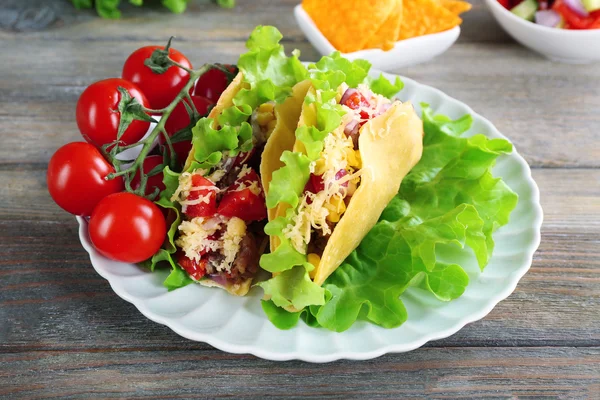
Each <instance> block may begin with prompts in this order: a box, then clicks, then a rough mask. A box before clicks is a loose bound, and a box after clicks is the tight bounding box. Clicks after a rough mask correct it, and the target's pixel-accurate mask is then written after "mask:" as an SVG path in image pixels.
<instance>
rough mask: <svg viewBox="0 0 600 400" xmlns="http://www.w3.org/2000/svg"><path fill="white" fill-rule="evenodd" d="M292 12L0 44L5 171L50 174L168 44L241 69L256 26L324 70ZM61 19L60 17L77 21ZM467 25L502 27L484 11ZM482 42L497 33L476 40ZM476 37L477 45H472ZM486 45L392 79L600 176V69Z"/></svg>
mask: <svg viewBox="0 0 600 400" xmlns="http://www.w3.org/2000/svg"><path fill="white" fill-rule="evenodd" d="M23 3H24V2H20V3H19V4H23ZM33 4H42V2H35V1H34V3H33ZM43 4H44V6H43V7H50V6H48V5H46V4H47V3H46V2H43ZM50 4H53V3H50ZM294 4H295V2H293V1H291V0H286V1H283V2H276V1H266V0H265V1H260V2H256V3H255V2H243V1H242V2H240V7H238V8H237V9H236V10H234V11H228V10H221V9H219V8H217V7H212V6H209V5H202V4H200V5H196V6H192V7H191V9H190V12H189V13H186V14H183V15H181V16H172V15H170V14H168V13H163V12H162V11H160V9H156V8H149V9H145V8H143V9H141V10H137V11H139V12H141V14H137V11H136V14H135V15H136V16H135V17H134V16H131V18H126V19H124V20H122V21H105V20H101V19H98V18H92V17H91V16H85V17H84V16H80V15H82V14H80V13H75V14H73V15H76V18H75V20H77V21H78V22H77V23H75V22H74V23H73V24H72V25H68V24H63V25H60V24H59V25H58V26H56V27H54V28H52V29H49V30H44V31H42V32H18V33H15V32H14V31H5V32H3V33H0V40H2V43H3V47H4V49H5V52H6V54H8V56H7V57H8V59H10V62H7V63H2V64H1V65H0V87H1V88H2V90H0V136H2V137H3V138H4V140H5V141H4V146H3V147H2V148H1V149H0V163H9V164H14V163H19V164H21V163H46V162H47V161H48V159H49V157H50V156H51V154H52V152H53V151H54V150H55V149H56V148H58V147H59V146H60V145H62V144H64V143H66V142H68V141H73V140H80V137H79V134H78V131H77V127H76V125H75V121H74V109H75V104H76V101H77V98H78V96H79V94H80V93H81V92H82V91H83V89H84V88H85V87H86V86H87V85H89V84H90V83H92V82H94V81H96V80H99V79H103V78H107V77H111V76H118V75H119V74H120V71H121V67H122V63H123V62H124V60H125V59H126V57H127V55H128V54H129V53H131V51H133V50H134V49H136V48H137V47H139V46H142V45H145V44H151V43H162V42H164V41H165V40H166V39H167V38H168V37H169V36H170V35H172V34H176V35H178V36H179V37H180V41H179V42H177V44H176V46H177V47H178V48H179V49H181V50H182V51H183V52H184V53H185V54H187V55H188V56H189V58H190V59H191V60H192V61H193V62H194V63H195V64H196V65H200V64H202V63H204V62H209V61H210V62H214V61H221V62H235V60H236V59H237V56H238V55H239V54H240V52H242V51H243V50H244V40H245V39H246V37H247V35H248V33H249V32H250V31H251V29H252V28H253V27H254V26H255V25H257V24H259V23H277V24H278V25H279V26H280V28H281V29H282V31H283V33H284V34H285V35H286V37H287V42H288V43H287V46H288V48H290V49H291V48H293V47H297V48H299V49H300V50H302V53H303V55H304V56H303V58H304V59H305V60H315V59H316V58H317V57H318V54H317V53H316V51H315V50H314V49H313V48H312V47H311V46H310V44H308V43H307V42H306V41H305V39H304V38H303V36H302V35H301V33H300V32H299V31H298V28H297V26H296V24H295V22H294V21H293V17H292V13H291V9H292V6H293V5H294ZM67 6H68V4H67ZM61 7H62V8H60V9H61V10H62V11H61V12H63V13H64V12H67V10H71V9H70V8H69V7H66V6H64V5H63V6H61ZM0 10H2V9H1V8H0ZM69 12H71V13H73V11H72V10H71V11H69ZM231 12H233V13H243V14H244V18H233V15H237V14H231ZM83 14H86V13H85V12H84V13H83ZM61 15H62V14H61ZM468 15H469V14H467V16H468ZM486 16H487V17H486ZM466 18H469V19H467V22H469V21H470V18H472V19H473V21H478V23H479V24H485V25H489V26H494V23H493V22H492V23H490V21H489V20H487V19H486V18H488V19H489V18H490V17H489V15H488V14H487V11H485V10H484V9H483V5H482V4H481V2H478V3H476V5H475V10H474V11H473V16H472V17H470V16H469V17H466ZM200 21H201V22H202V23H200ZM485 25H484V26H485ZM466 26H470V28H469V29H473V25H472V24H467V23H465V31H468V29H467V28H466ZM476 26H479V25H476ZM481 28H483V26H482V27H481ZM494 29H495V28H492V31H493V30H494ZM483 31H485V32H488V31H489V29H481V30H479V29H478V30H477V32H483ZM477 32H471V33H470V34H472V35H474V37H475V36H477ZM465 34H467V32H465ZM485 43H486V45H485V46H482V45H481V44H479V43H477V42H476V41H471V40H465V41H461V42H460V43H458V44H457V45H455V46H453V47H452V48H451V49H450V50H449V51H448V52H447V53H446V54H444V55H442V56H440V57H439V58H438V59H437V60H436V61H435V62H431V63H427V64H422V65H418V66H413V67H409V68H405V69H403V70H401V71H395V72H399V73H402V74H404V75H406V76H409V77H411V78H414V79H416V80H418V81H420V82H422V83H425V84H428V85H432V86H434V87H437V88H439V89H441V90H442V91H444V92H446V93H447V94H449V95H451V96H453V97H455V98H457V99H459V100H461V101H464V102H465V103H467V104H468V105H470V106H471V107H472V108H473V109H474V110H475V111H477V112H479V113H481V114H482V115H484V116H485V117H487V118H489V119H490V120H491V121H492V122H494V123H495V124H496V126H497V127H498V128H499V129H500V131H501V132H503V133H505V134H506V135H507V136H508V137H510V138H511V139H512V140H513V141H514V143H515V144H516V146H517V148H518V150H519V151H520V152H521V153H522V154H523V155H524V156H525V158H526V159H527V160H528V161H529V162H530V163H531V164H532V165H533V166H535V167H538V166H539V167H598V166H600V147H599V146H597V138H596V132H597V131H598V130H599V129H600V115H599V114H598V113H597V112H596V110H598V109H599V108H600V85H597V84H595V83H594V82H598V81H599V80H600V69H598V68H596V66H594V65H582V66H572V65H564V64H556V63H551V62H549V61H547V60H545V59H543V58H541V57H539V56H537V55H535V54H534V53H531V52H529V51H528V50H526V49H524V48H522V47H519V46H517V45H515V44H514V43H512V42H510V41H508V42H507V41H506V40H504V39H502V38H501V37H498V38H496V39H489V40H488V39H485ZM32 54H34V55H35V56H36V60H37V61H32V57H31V55H32ZM42 88H43V89H42Z"/></svg>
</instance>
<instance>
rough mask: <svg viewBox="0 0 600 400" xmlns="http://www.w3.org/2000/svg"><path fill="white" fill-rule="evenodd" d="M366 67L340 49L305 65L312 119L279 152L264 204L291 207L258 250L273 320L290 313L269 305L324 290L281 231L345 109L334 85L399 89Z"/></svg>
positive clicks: (303, 299)
mask: <svg viewBox="0 0 600 400" xmlns="http://www.w3.org/2000/svg"><path fill="white" fill-rule="evenodd" d="M370 68H371V64H370V63H369V62H368V61H365V60H355V61H349V60H347V59H345V58H343V57H342V56H341V55H340V53H339V52H335V53H333V54H332V55H331V56H324V57H322V58H321V59H320V60H319V61H318V62H316V63H313V64H310V65H309V66H308V78H309V79H310V80H311V83H312V85H313V87H314V89H315V90H316V92H315V93H313V94H311V93H310V92H309V95H307V97H306V99H305V102H306V103H307V104H310V105H312V106H314V109H315V113H316V123H315V124H314V125H310V126H308V125H303V126H300V127H298V129H296V132H295V135H296V139H297V140H298V141H299V142H300V143H302V145H303V146H304V149H305V153H300V152H291V151H284V152H283V154H282V156H281V161H282V162H283V163H284V166H283V167H281V168H280V169H279V170H277V171H275V172H274V173H273V178H272V180H271V183H270V185H269V193H268V194H267V207H268V208H274V207H277V206H278V205H279V204H286V205H289V206H290V207H291V208H289V209H288V212H287V213H286V215H285V217H278V218H276V219H275V220H273V221H270V222H269V223H268V224H267V226H266V227H265V232H266V233H267V234H268V235H270V236H276V237H277V238H278V240H279V242H280V244H279V246H278V247H277V249H276V250H275V251H274V252H272V253H269V254H263V255H262V257H261V259H260V266H261V267H262V268H263V269H264V270H266V271H269V272H273V273H278V274H277V275H276V276H273V277H272V278H271V279H269V280H267V281H265V282H261V283H259V286H261V287H262V288H263V289H264V290H265V296H266V297H267V298H269V299H270V300H269V302H266V303H264V305H263V306H264V307H265V311H266V312H267V315H269V316H273V318H272V320H274V319H280V320H282V321H286V322H285V324H284V325H286V326H287V325H289V321H291V320H293V319H294V318H291V319H290V318H289V317H281V318H279V317H275V314H276V313H277V311H272V310H273V309H276V308H277V307H270V306H269V304H270V305H274V306H278V307H284V308H286V309H290V308H292V307H293V308H294V309H302V308H303V307H305V306H320V305H323V304H324V303H325V297H326V291H325V290H323V288H321V287H319V286H318V285H316V284H315V283H313V282H312V281H311V279H310V278H309V272H310V271H311V270H312V269H313V268H314V267H313V266H312V264H310V263H308V260H307V256H306V255H305V254H301V253H300V252H298V251H297V250H296V249H295V248H294V247H293V246H292V245H291V243H290V241H289V239H287V238H286V237H285V236H284V235H283V229H284V228H285V227H286V226H287V225H290V224H291V223H292V218H293V217H294V213H293V210H294V209H295V208H296V207H297V206H298V203H299V201H300V196H301V195H302V193H303V191H304V187H305V186H306V183H307V182H308V179H309V177H310V163H311V162H313V161H315V160H317V159H318V158H319V156H320V154H321V151H322V150H323V141H324V139H325V138H326V137H327V135H329V134H330V133H331V132H332V131H333V130H334V129H336V128H338V127H339V126H340V124H341V122H342V117H343V115H344V114H345V111H344V109H343V107H342V106H341V105H340V104H339V103H338V95H339V94H338V91H337V89H338V87H339V86H340V85H341V84H342V83H346V84H347V85H348V86H349V87H357V86H358V85H360V84H362V83H364V84H367V85H369V86H370V87H371V88H372V89H373V90H374V91H376V92H377V93H382V92H383V93H385V94H386V95H388V96H390V97H391V96H393V95H394V94H396V93H397V92H398V90H396V91H394V92H393V88H401V87H402V82H401V81H400V79H399V78H398V79H397V80H396V82H394V83H391V82H389V81H388V80H387V79H386V78H385V77H384V76H383V75H381V76H380V77H379V78H377V79H375V80H372V79H370V78H369V70H370ZM309 294H310V295H309ZM309 300H310V302H309ZM300 306H302V307H300ZM304 315H308V314H304ZM307 318H309V317H308V316H307ZM296 319H297V318H296Z"/></svg>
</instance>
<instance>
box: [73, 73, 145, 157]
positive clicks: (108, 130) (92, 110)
mask: <svg viewBox="0 0 600 400" xmlns="http://www.w3.org/2000/svg"><path fill="white" fill-rule="evenodd" d="M119 86H120V87H122V88H124V89H126V90H127V91H128V92H129V94H130V95H131V97H135V99H136V100H137V101H138V102H139V103H140V104H141V105H143V106H144V107H148V105H149V104H148V100H147V99H146V96H144V93H142V91H141V90H140V88H139V87H138V86H137V85H135V84H133V83H131V82H129V81H126V80H124V79H121V78H109V79H104V80H101V81H98V82H95V83H92V84H91V85H90V86H88V87H87V88H86V89H85V90H84V91H83V93H81V96H79V100H77V108H76V111H75V119H76V120H77V126H78V127H79V131H80V132H81V135H82V136H83V138H84V139H85V140H86V141H88V142H89V143H91V144H93V145H95V146H98V147H100V146H102V145H104V144H107V143H111V142H114V141H115V140H116V139H117V132H118V129H119V122H120V120H121V114H120V113H119V112H118V111H117V110H118V106H119V101H120V100H121V93H120V92H119V91H118V89H117V88H118V87H119ZM149 126H150V123H149V122H147V121H140V120H134V121H132V122H131V124H129V127H128V128H127V129H126V130H125V132H124V133H123V136H121V143H122V144H123V145H128V144H134V143H137V142H138V141H139V140H140V139H141V138H142V137H143V136H144V134H146V132H147V131H148V127H149Z"/></svg>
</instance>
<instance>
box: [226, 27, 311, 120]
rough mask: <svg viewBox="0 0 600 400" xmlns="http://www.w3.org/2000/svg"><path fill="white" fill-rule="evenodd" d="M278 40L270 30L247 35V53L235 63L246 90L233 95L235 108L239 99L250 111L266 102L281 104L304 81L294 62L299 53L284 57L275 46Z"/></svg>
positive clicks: (302, 69)
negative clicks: (234, 96)
mask: <svg viewBox="0 0 600 400" xmlns="http://www.w3.org/2000/svg"><path fill="white" fill-rule="evenodd" d="M281 39H282V35H281V33H280V32H279V31H278V30H277V28H275V27H273V26H257V27H256V28H255V29H254V31H253V32H252V33H251V34H250V38H249V39H248V41H247V42H246V47H247V49H248V51H247V52H246V53H245V54H242V55H241V56H240V58H239V61H238V67H239V69H240V70H241V71H242V72H243V73H244V81H245V82H247V83H248V84H249V85H250V89H243V90H241V91H240V92H239V93H238V94H237V95H236V99H235V100H234V101H235V102H236V103H237V104H240V103H241V101H240V100H241V99H243V101H244V104H247V105H249V106H250V107H251V108H252V109H254V108H256V107H257V106H258V105H259V104H262V103H266V102H268V101H272V100H275V101H276V102H282V101H283V100H285V98H286V97H288V96H289V95H290V94H291V92H292V87H293V86H294V85H295V84H296V83H298V82H300V81H302V80H304V79H305V77H306V68H305V67H304V65H302V63H301V62H300V60H299V59H298V57H299V55H300V53H299V52H297V51H295V52H293V53H292V56H291V57H288V56H286V55H285V51H284V48H283V46H282V45H281V44H279V42H280V41H281ZM249 93H252V95H250V94H249Z"/></svg>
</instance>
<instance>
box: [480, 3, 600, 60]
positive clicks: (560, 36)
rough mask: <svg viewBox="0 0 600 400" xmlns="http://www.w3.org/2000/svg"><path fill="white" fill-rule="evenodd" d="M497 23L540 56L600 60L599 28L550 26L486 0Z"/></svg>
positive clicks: (556, 58) (553, 58)
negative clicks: (527, 18)
mask: <svg viewBox="0 0 600 400" xmlns="http://www.w3.org/2000/svg"><path fill="white" fill-rule="evenodd" d="M485 2H486V4H487V7H488V8H489V10H490V11H491V12H492V15H493V16H494V18H496V20H497V21H498V23H499V24H500V26H502V28H504V30H505V31H506V32H507V33H508V34H509V35H510V36H512V37H513V38H514V39H515V40H516V41H517V42H519V43H521V44H522V45H523V46H525V47H529V48H530V49H531V50H533V51H536V52H538V53H540V54H542V55H543V56H545V57H547V58H549V59H551V60H552V61H558V62H563V63H568V64H587V63H591V62H594V61H600V29H588V30H569V29H558V28H549V27H546V26H543V25H538V24H535V23H533V22H529V21H526V20H524V19H523V18H519V17H517V16H516V15H514V14H513V13H511V12H510V11H508V10H507V9H506V8H504V7H502V5H500V3H498V1H497V0H485Z"/></svg>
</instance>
